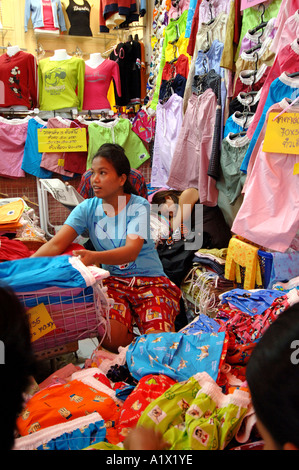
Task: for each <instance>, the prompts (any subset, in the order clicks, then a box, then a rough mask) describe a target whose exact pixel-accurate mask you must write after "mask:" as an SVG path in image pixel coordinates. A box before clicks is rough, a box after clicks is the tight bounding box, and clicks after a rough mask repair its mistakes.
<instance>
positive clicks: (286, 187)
mask: <svg viewBox="0 0 299 470" xmlns="http://www.w3.org/2000/svg"><path fill="white" fill-rule="evenodd" d="M288 104H289V102H288V101H287V100H286V99H284V100H282V101H281V102H280V103H278V104H275V105H273V106H271V107H270V109H269V111H268V113H267V118H268V115H269V113H270V112H272V111H273V112H278V113H279V112H281V111H282V110H283V109H285V108H286V107H287V106H288ZM286 112H299V106H297V105H294V106H293V107H292V108H289V110H288V111H286ZM267 118H266V120H265V124H264V126H263V128H262V130H261V132H260V135H259V138H258V140H257V142H256V145H255V147H254V149H253V152H252V158H251V159H250V164H249V167H248V174H247V180H246V183H245V185H244V191H245V195H244V200H243V203H242V206H241V208H240V209H239V212H238V213H237V216H236V218H235V220H234V223H233V225H232V232H233V233H236V234H237V235H241V236H243V237H245V238H246V239H247V240H250V241H252V242H254V243H257V244H258V245H261V246H263V247H265V248H268V249H272V250H277V251H281V252H284V251H286V250H287V249H288V248H289V246H290V244H291V242H292V240H293V239H294V237H295V235H296V233H297V231H298V229H299V175H298V174H297V175H294V174H293V170H294V165H295V163H299V155H292V154H281V153H266V152H263V150H262V146H263V140H264V136H265V132H266V126H267Z"/></svg>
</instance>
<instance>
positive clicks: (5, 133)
mask: <svg viewBox="0 0 299 470" xmlns="http://www.w3.org/2000/svg"><path fill="white" fill-rule="evenodd" d="M29 119H30V118H29V117H27V118H24V119H6V118H3V117H0V176H4V177H10V178H20V177H24V176H25V172H24V171H23V170H22V161H23V157H24V146H25V142H26V137H27V129H28V121H29ZM8 156H9V158H8Z"/></svg>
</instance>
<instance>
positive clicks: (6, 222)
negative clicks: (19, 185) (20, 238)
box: [0, 199, 25, 233]
mask: <svg viewBox="0 0 299 470" xmlns="http://www.w3.org/2000/svg"><path fill="white" fill-rule="evenodd" d="M24 208H25V204H24V201H23V199H17V200H13V201H10V202H8V203H7V204H5V203H4V204H2V205H0V232H2V233H6V232H16V231H17V229H18V228H20V227H22V224H21V223H20V218H21V216H22V214H23V212H24Z"/></svg>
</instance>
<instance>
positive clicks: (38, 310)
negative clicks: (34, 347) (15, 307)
mask: <svg viewBox="0 0 299 470" xmlns="http://www.w3.org/2000/svg"><path fill="white" fill-rule="evenodd" d="M27 315H28V316H29V325H30V334H31V341H32V342H34V341H36V340H37V339H39V338H41V337H42V336H45V335H46V334H47V333H50V331H53V330H55V329H56V326H55V324H54V322H53V320H52V318H51V316H50V314H49V312H48V310H47V309H46V307H45V305H44V304H39V305H37V306H36V307H32V308H30V309H29V310H27Z"/></svg>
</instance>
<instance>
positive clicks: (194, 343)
mask: <svg viewBox="0 0 299 470" xmlns="http://www.w3.org/2000/svg"><path fill="white" fill-rule="evenodd" d="M224 339H225V335H224V334H223V333H221V334H220V335H219V334H218V333H215V334H214V335H210V333H202V334H200V335H186V334H182V333H161V334H158V333H153V334H150V335H142V336H139V337H138V338H137V339H136V340H135V341H134V342H133V343H132V344H131V345H130V346H129V348H128V351H127V364H128V368H129V370H130V372H131V374H132V375H133V377H134V378H136V379H137V380H140V379H141V377H144V376H145V375H148V374H163V375H167V376H168V377H170V378H172V379H173V380H178V381H182V380H187V379H188V378H189V377H191V376H192V375H194V374H196V373H197V372H203V371H208V372H209V374H210V376H211V377H212V378H214V380H216V379H217V376H218V371H219V363H220V358H221V355H222V349H223V343H224Z"/></svg>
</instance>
